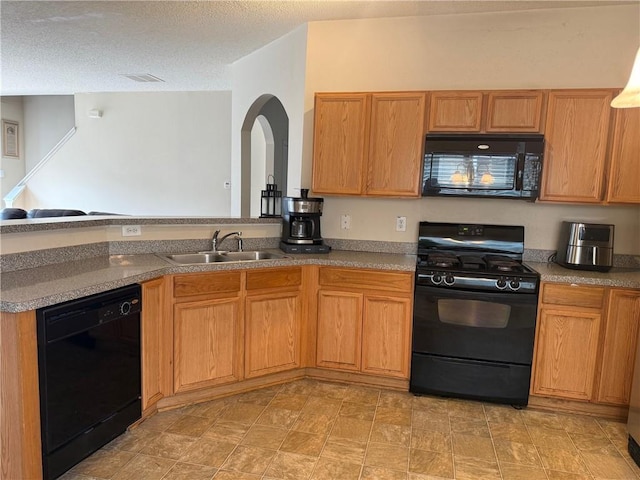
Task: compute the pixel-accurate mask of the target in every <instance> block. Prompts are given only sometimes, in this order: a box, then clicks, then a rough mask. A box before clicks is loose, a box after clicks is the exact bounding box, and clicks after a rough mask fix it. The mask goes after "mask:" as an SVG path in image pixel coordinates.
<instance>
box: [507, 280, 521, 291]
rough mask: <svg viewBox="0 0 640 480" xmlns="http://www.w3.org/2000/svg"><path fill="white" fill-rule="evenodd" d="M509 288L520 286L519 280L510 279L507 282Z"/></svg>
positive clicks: (513, 288) (516, 288)
mask: <svg viewBox="0 0 640 480" xmlns="http://www.w3.org/2000/svg"><path fill="white" fill-rule="evenodd" d="M509 288H510V289H511V290H514V291H515V290H518V289H519V288H520V282H519V281H518V280H511V281H510V282H509Z"/></svg>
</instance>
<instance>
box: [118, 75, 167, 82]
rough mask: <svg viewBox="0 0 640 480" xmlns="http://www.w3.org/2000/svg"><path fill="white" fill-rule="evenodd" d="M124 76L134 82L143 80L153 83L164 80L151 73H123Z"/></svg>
mask: <svg viewBox="0 0 640 480" xmlns="http://www.w3.org/2000/svg"><path fill="white" fill-rule="evenodd" d="M121 75H122V76H123V77H127V78H128V79H130V80H133V81H134V82H142V83H153V82H164V80H162V79H161V78H158V77H156V76H154V75H151V74H150V73H122V74H121Z"/></svg>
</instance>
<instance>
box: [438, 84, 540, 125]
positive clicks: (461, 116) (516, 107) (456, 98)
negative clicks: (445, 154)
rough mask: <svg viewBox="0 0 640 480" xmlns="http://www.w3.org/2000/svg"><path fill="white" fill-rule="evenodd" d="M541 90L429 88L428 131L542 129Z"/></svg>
mask: <svg viewBox="0 0 640 480" xmlns="http://www.w3.org/2000/svg"><path fill="white" fill-rule="evenodd" d="M544 100H545V93H544V92H543V91H542V90H496V91H486V92H483V91H440V92H431V94H430V107H429V128H428V130H429V131H430V132H492V133H499V132H502V133H508V132H531V133H539V132H542V128H543V112H544V106H545V104H544Z"/></svg>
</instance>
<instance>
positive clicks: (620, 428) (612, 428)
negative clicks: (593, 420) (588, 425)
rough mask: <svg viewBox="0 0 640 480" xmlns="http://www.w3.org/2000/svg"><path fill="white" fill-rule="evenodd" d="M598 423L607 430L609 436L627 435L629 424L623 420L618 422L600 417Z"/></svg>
mask: <svg viewBox="0 0 640 480" xmlns="http://www.w3.org/2000/svg"><path fill="white" fill-rule="evenodd" d="M597 422H598V425H600V427H601V428H602V429H603V430H604V431H605V433H606V434H607V436H608V437H610V438H615V437H624V438H626V436H627V424H626V423H623V422H616V421H614V420H604V419H598V420H597Z"/></svg>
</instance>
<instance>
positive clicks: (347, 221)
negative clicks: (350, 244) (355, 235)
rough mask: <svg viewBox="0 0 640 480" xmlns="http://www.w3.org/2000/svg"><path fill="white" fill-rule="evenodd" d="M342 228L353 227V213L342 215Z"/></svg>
mask: <svg viewBox="0 0 640 480" xmlns="http://www.w3.org/2000/svg"><path fill="white" fill-rule="evenodd" d="M340 228H341V229H342V230H349V229H350V228H351V215H341V216H340Z"/></svg>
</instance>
